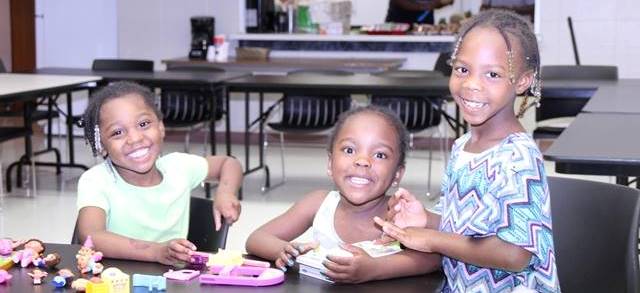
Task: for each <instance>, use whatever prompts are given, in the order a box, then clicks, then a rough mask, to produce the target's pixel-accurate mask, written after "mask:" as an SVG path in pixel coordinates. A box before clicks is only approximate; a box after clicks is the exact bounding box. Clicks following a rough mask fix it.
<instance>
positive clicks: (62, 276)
mask: <svg viewBox="0 0 640 293" xmlns="http://www.w3.org/2000/svg"><path fill="white" fill-rule="evenodd" d="M73 277H75V275H74V274H73V273H72V272H71V270H70V269H60V270H59V271H58V275H57V276H55V277H54V278H53V280H51V284H52V285H53V286H54V287H56V288H64V287H66V286H67V284H71V281H72V280H73Z"/></svg>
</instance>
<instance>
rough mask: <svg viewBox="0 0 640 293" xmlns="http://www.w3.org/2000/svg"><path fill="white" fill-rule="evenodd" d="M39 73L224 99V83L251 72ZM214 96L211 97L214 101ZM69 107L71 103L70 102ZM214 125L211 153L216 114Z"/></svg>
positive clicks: (64, 70)
mask: <svg viewBox="0 0 640 293" xmlns="http://www.w3.org/2000/svg"><path fill="white" fill-rule="evenodd" d="M36 72H37V73H39V74H57V75H90V76H99V77H101V78H102V80H103V83H109V82H113V81H122V80H126V81H135V82H138V83H141V84H144V85H146V86H148V87H152V88H153V87H163V86H180V87H184V88H200V89H206V90H208V91H211V92H215V91H217V90H221V91H223V94H222V96H223V97H227V94H226V87H225V86H224V82H226V81H229V80H232V79H234V78H239V77H242V76H247V75H249V73H243V72H183V71H155V72H143V71H104V70H91V69H82V68H41V69H38V70H37V71H36ZM214 98H215V97H212V99H214ZM211 102H212V103H211V104H212V107H213V108H212V112H213V113H215V112H216V110H217V109H216V108H215V107H216V105H217V104H216V103H215V101H211ZM225 102H226V107H227V109H229V101H228V99H227V100H226V101H225ZM68 103H69V104H70V103H71V101H69V102H68ZM211 116H212V119H211V123H210V125H209V131H210V133H211V135H210V140H211V141H210V143H211V150H212V154H215V153H216V138H215V115H211ZM225 123H226V126H225V127H226V128H225V132H226V136H225V137H226V138H227V141H226V148H227V149H226V151H227V154H231V145H230V133H229V131H230V129H229V125H230V118H229V113H227V115H225Z"/></svg>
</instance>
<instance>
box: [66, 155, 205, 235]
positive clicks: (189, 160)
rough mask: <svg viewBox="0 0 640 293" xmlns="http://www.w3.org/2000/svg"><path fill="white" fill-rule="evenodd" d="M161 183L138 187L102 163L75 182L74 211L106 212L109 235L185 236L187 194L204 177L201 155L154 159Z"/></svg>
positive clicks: (188, 197) (188, 194)
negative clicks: (101, 210)
mask: <svg viewBox="0 0 640 293" xmlns="http://www.w3.org/2000/svg"><path fill="white" fill-rule="evenodd" d="M156 167H158V169H159V170H160V173H162V182H161V183H160V184H158V185H156V186H151V187H139V186H134V185H131V184H129V183H127V182H125V181H124V180H123V179H122V178H121V177H120V175H119V174H118V173H117V172H115V177H114V175H113V174H114V173H112V172H110V171H109V167H108V166H107V165H106V164H104V163H102V164H98V165H96V166H94V167H92V168H91V169H89V170H87V171H86V172H84V173H83V174H82V176H80V180H79V181H78V202H77V207H78V211H79V210H80V209H82V208H83V207H86V206H94V207H98V208H101V209H103V210H104V211H105V213H106V216H107V219H106V224H107V231H110V232H113V233H116V234H119V235H122V236H126V237H131V238H135V239H140V240H146V241H154V242H163V241H167V240H170V239H174V238H186V237H187V233H188V231H189V202H190V195H191V190H192V189H193V188H195V187H196V186H198V185H199V184H200V183H201V182H202V181H203V180H204V179H205V178H206V176H207V173H208V170H209V168H208V164H207V160H206V159H205V158H203V157H201V156H196V155H190V154H185V153H171V154H168V155H166V156H162V157H160V158H158V160H156Z"/></svg>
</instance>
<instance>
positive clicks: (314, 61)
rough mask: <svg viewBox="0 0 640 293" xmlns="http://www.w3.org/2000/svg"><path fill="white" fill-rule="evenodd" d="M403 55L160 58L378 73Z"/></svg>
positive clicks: (234, 66) (260, 68)
mask: <svg viewBox="0 0 640 293" xmlns="http://www.w3.org/2000/svg"><path fill="white" fill-rule="evenodd" d="M405 60H406V59H404V58H393V59H388V58H375V59H372V58H367V59H365V58H300V57H297V58H296V57H272V58H269V59H266V60H236V59H235V58H229V60H228V61H224V62H210V61H207V60H199V59H189V58H187V57H182V58H175V59H168V60H162V62H163V63H165V64H172V65H179V66H195V67H218V68H223V69H225V70H227V71H238V70H241V71H256V72H264V71H269V72H282V73H286V72H290V71H295V70H303V69H306V70H344V71H350V72H361V73H363V72H380V71H387V70H392V69H397V68H400V66H402V64H403V63H404V62H405Z"/></svg>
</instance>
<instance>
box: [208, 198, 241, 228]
mask: <svg viewBox="0 0 640 293" xmlns="http://www.w3.org/2000/svg"><path fill="white" fill-rule="evenodd" d="M239 216H240V201H239V200H238V198H237V197H236V196H235V195H231V194H216V199H215V200H214V201H213V221H214V222H215V225H216V231H218V230H220V227H221V226H222V217H224V219H225V221H227V223H228V224H233V223H234V222H235V221H237V220H238V217H239Z"/></svg>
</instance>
